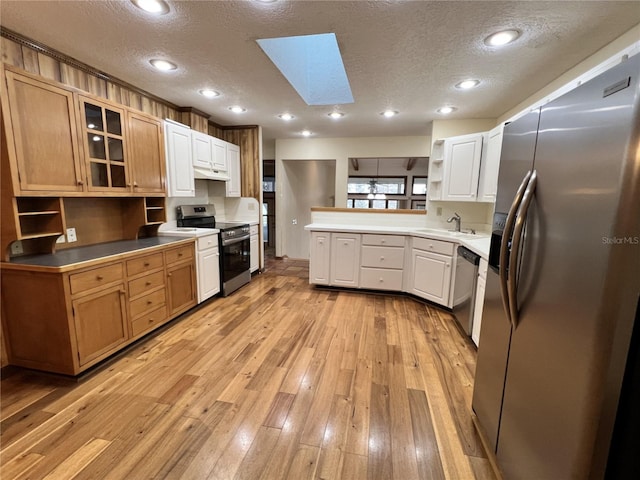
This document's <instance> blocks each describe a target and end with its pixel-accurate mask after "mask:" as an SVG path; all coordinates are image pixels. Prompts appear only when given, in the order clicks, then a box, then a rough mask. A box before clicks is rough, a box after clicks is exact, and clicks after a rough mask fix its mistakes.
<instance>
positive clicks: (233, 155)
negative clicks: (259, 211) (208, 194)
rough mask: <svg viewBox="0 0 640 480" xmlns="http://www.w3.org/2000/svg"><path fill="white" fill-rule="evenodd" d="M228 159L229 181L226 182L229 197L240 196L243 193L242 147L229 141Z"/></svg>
mask: <svg viewBox="0 0 640 480" xmlns="http://www.w3.org/2000/svg"><path fill="white" fill-rule="evenodd" d="M225 143H226V142H225ZM226 160H227V174H228V175H229V181H228V182H227V183H226V186H227V197H239V196H240V194H241V178H240V175H241V171H240V147H238V146H237V145H234V144H232V143H227V152H226Z"/></svg>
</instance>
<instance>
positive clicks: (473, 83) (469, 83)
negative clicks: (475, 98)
mask: <svg viewBox="0 0 640 480" xmlns="http://www.w3.org/2000/svg"><path fill="white" fill-rule="evenodd" d="M478 85H480V80H464V81H462V82H460V83H458V84H457V85H456V88H459V89H461V90H469V89H470V88H475V87H477V86H478Z"/></svg>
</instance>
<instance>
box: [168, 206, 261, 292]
mask: <svg viewBox="0 0 640 480" xmlns="http://www.w3.org/2000/svg"><path fill="white" fill-rule="evenodd" d="M177 211H178V215H177V225H178V228H182V229H185V228H217V229H219V230H220V233H219V240H220V283H221V287H222V288H221V291H222V295H223V296H224V297H226V296H227V295H229V294H230V293H232V292H234V291H236V290H237V289H238V288H240V287H242V286H243V285H245V284H247V283H249V282H250V281H251V272H250V268H251V247H250V240H249V237H250V234H249V224H247V223H224V222H216V218H215V210H214V208H213V205H181V206H179V207H178V208H177Z"/></svg>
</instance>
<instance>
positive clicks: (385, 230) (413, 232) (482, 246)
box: [304, 223, 491, 260]
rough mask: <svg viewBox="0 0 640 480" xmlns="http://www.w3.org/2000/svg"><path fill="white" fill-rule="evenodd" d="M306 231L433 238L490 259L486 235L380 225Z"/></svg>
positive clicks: (329, 226) (314, 226)
mask: <svg viewBox="0 0 640 480" xmlns="http://www.w3.org/2000/svg"><path fill="white" fill-rule="evenodd" d="M304 229H305V230H308V231H315V232H350V233H374V234H375V233H382V234H390V235H393V234H395V235H409V236H413V237H422V238H433V239H435V240H444V241H447V242H454V243H457V244H459V245H463V246H465V247H467V248H468V249H469V250H471V251H472V252H474V253H477V254H478V255H480V256H481V257H482V258H484V259H485V260H487V259H488V258H489V245H490V239H491V236H490V235H488V234H486V233H479V234H475V235H474V234H469V233H458V232H450V231H448V230H442V229H438V228H427V227H421V228H417V227H396V226H378V225H340V224H328V223H312V224H309V225H305V227H304Z"/></svg>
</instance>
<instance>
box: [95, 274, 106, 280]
mask: <svg viewBox="0 0 640 480" xmlns="http://www.w3.org/2000/svg"><path fill="white" fill-rule="evenodd" d="M96 280H104V277H103V276H102V275H98V276H96Z"/></svg>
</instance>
